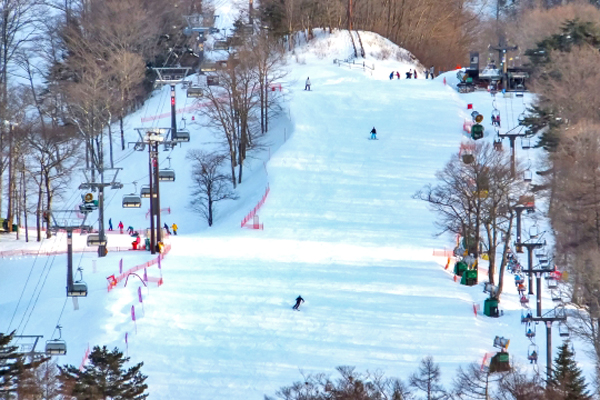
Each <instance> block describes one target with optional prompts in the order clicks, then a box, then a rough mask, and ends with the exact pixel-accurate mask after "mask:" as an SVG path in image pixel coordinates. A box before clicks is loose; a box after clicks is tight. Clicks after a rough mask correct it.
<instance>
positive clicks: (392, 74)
mask: <svg viewBox="0 0 600 400" xmlns="http://www.w3.org/2000/svg"><path fill="white" fill-rule="evenodd" d="M392 79H394V71H392V72H391V73H390V81H391V80H392Z"/></svg>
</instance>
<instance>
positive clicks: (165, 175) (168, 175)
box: [158, 169, 175, 182]
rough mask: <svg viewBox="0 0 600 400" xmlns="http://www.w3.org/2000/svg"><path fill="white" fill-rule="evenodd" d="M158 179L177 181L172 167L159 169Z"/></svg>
mask: <svg viewBox="0 0 600 400" xmlns="http://www.w3.org/2000/svg"><path fill="white" fill-rule="evenodd" d="M158 180H159V181H161V182H175V171H173V170H172V169H161V170H159V171H158Z"/></svg>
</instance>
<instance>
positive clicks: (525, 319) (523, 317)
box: [521, 310, 532, 324]
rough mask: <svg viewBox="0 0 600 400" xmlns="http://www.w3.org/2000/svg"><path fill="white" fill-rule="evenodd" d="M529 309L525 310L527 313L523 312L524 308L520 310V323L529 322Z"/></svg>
mask: <svg viewBox="0 0 600 400" xmlns="http://www.w3.org/2000/svg"><path fill="white" fill-rule="evenodd" d="M531 318H532V315H531V310H527V313H526V314H525V312H524V310H521V323H522V324H525V323H529V322H531Z"/></svg>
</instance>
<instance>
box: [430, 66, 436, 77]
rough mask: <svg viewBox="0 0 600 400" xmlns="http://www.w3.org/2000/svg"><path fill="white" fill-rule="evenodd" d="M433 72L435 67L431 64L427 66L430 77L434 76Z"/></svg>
mask: <svg viewBox="0 0 600 400" xmlns="http://www.w3.org/2000/svg"><path fill="white" fill-rule="evenodd" d="M434 72H435V68H434V67H433V65H432V66H431V68H429V76H431V79H433V78H434Z"/></svg>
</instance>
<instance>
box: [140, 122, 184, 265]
mask: <svg viewBox="0 0 600 400" xmlns="http://www.w3.org/2000/svg"><path fill="white" fill-rule="evenodd" d="M135 130H136V131H137V132H138V135H139V140H138V141H137V142H134V143H133V145H134V147H133V148H134V150H137V151H144V150H145V149H146V146H148V173H149V184H150V185H149V186H150V252H151V254H156V249H157V247H158V243H159V242H161V241H162V233H161V223H160V186H159V182H160V176H159V175H160V174H159V169H158V165H159V160H158V146H159V145H161V144H162V145H164V146H165V148H169V147H171V148H173V147H175V146H177V144H178V143H180V141H179V140H176V138H177V136H175V138H173V130H172V128H135Z"/></svg>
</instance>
